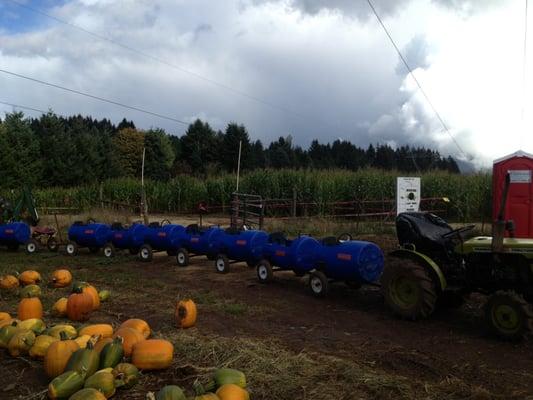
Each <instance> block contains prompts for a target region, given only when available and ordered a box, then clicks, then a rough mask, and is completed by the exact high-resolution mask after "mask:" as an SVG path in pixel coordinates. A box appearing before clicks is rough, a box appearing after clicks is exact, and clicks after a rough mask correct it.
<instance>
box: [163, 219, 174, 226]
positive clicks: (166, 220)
mask: <svg viewBox="0 0 533 400" xmlns="http://www.w3.org/2000/svg"><path fill="white" fill-rule="evenodd" d="M171 223H172V222H170V220H168V219H164V220H163V221H161V226H163V225H170V224H171Z"/></svg>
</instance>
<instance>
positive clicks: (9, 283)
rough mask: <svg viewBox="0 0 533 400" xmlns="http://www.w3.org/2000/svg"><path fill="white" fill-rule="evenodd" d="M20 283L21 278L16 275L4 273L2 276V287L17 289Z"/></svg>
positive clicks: (0, 284)
mask: <svg viewBox="0 0 533 400" xmlns="http://www.w3.org/2000/svg"><path fill="white" fill-rule="evenodd" d="M19 285H20V283H19V280H18V278H17V277H16V276H14V275H4V276H2V277H1V278H0V289H15V288H18V287H19Z"/></svg>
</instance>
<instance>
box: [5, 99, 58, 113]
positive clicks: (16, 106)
mask: <svg viewBox="0 0 533 400" xmlns="http://www.w3.org/2000/svg"><path fill="white" fill-rule="evenodd" d="M0 104H4V105H6V106H10V107H15V108H22V109H23V110H31V111H36V112H40V113H42V114H46V113H47V112H48V111H44V110H39V109H38V108H33V107H28V106H21V105H20V104H13V103H8V102H6V101H0Z"/></svg>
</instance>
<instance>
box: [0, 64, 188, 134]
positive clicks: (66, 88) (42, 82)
mask: <svg viewBox="0 0 533 400" xmlns="http://www.w3.org/2000/svg"><path fill="white" fill-rule="evenodd" d="M0 72H2V73H4V74H7V75H11V76H16V77H17V78H21V79H26V80H28V81H32V82H36V83H40V84H41V85H46V86H50V87H53V88H56V89H61V90H64V91H67V92H70V93H74V94H78V95H80V96H85V97H89V98H91V99H94V100H98V101H102V102H105V103H109V104H113V105H116V106H119V107H123V108H127V109H129V110H134V111H138V112H142V113H144V114H149V115H152V116H154V117H158V118H162V119H167V120H169V121H174V122H177V123H179V124H182V125H189V123H188V122H185V121H182V120H179V119H177V118H173V117H169V116H167V115H163V114H159V113H156V112H153V111H149V110H145V109H143V108H139V107H134V106H129V105H127V104H124V103H119V102H118V101H114V100H109V99H106V98H104V97H100V96H95V95H92V94H89V93H85V92H81V91H79V90H75V89H70V88H68V87H65V86H61V85H56V84H55V83H50V82H45V81H42V80H40V79H36V78H32V77H29V76H26V75H21V74H17V73H15V72H11V71H7V70H5V69H0Z"/></svg>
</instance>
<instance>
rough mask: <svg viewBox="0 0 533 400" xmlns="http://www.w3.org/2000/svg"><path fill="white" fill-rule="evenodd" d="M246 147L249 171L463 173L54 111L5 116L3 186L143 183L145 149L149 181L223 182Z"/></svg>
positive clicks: (443, 164) (438, 165)
mask: <svg viewBox="0 0 533 400" xmlns="http://www.w3.org/2000/svg"><path fill="white" fill-rule="evenodd" d="M239 142H242V157H241V159H242V161H241V165H242V168H243V170H246V171H250V170H255V169H264V168H270V169H282V168H288V169H329V168H338V169H346V170H351V171H355V170H359V169H361V168H368V167H373V168H379V169H384V170H398V171H402V172H406V173H416V172H424V171H429V170H444V171H449V172H452V173H458V172H459V168H458V166H457V164H456V162H455V160H454V159H453V158H451V157H443V156H441V155H440V154H439V152H437V151H434V150H431V149H427V148H422V147H417V148H412V147H409V146H402V147H398V148H392V147H391V146H388V145H386V144H380V145H375V146H374V145H369V146H368V148H366V149H364V148H361V147H358V146H355V145H353V144H352V143H350V142H348V141H341V140H335V141H334V142H333V143H327V144H322V143H319V142H318V140H314V141H313V142H312V143H311V145H310V146H309V148H308V149H303V148H302V147H300V146H297V145H294V144H293V142H292V138H291V137H290V136H288V137H280V138H279V139H278V140H276V141H274V142H272V143H270V144H269V145H268V146H266V145H264V144H263V143H262V142H261V141H260V140H256V141H252V140H251V139H250V135H249V133H248V131H247V129H246V128H245V127H244V126H243V125H240V124H237V123H230V124H228V126H227V127H226V129H225V131H220V130H218V131H216V130H215V129H213V128H212V127H211V126H210V125H209V124H208V123H207V122H203V121H201V120H196V121H195V122H193V123H192V124H190V125H189V127H188V129H187V131H186V132H185V134H184V135H182V136H175V135H170V134H168V133H167V132H165V131H164V130H163V129H159V128H155V129H149V130H140V129H137V128H136V126H135V124H134V123H133V122H132V121H127V120H126V119H123V120H122V121H121V122H120V123H119V124H113V123H112V122H111V121H110V120H108V119H105V118H104V119H101V120H98V119H94V118H92V117H87V116H81V115H76V116H70V117H62V116H58V115H56V114H54V113H53V112H48V113H47V114H43V115H41V117H39V118H26V117H25V116H24V114H23V113H22V112H13V113H8V114H6V116H5V118H4V119H3V120H0V171H2V179H1V180H0V187H3V188H17V187H19V186H20V185H21V184H29V185H31V186H37V187H53V186H63V187H72V186H77V185H80V184H87V183H94V182H99V181H103V180H106V179H110V178H118V177H139V176H140V174H141V159H142V152H143V148H145V149H146V157H145V159H146V162H145V177H147V178H148V179H153V180H158V181H166V180H169V179H171V178H173V177H175V176H178V175H181V174H188V175H194V176H208V175H216V174H220V173H223V172H232V171H235V170H236V167H237V158H238V151H239Z"/></svg>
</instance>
